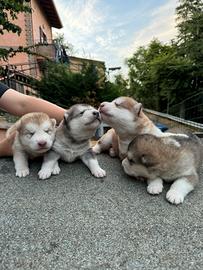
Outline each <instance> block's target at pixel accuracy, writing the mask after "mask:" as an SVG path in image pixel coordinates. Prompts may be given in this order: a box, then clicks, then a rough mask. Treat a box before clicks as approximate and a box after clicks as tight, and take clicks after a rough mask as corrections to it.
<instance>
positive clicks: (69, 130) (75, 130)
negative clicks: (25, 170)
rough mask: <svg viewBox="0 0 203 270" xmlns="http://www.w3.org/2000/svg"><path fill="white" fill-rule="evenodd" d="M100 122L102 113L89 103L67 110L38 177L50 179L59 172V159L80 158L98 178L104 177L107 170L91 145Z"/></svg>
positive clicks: (73, 159)
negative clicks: (99, 162) (101, 164)
mask: <svg viewBox="0 0 203 270" xmlns="http://www.w3.org/2000/svg"><path fill="white" fill-rule="evenodd" d="M100 122H101V118H100V113H99V112H98V111H97V110H96V109H95V108H93V107H92V106H90V105H86V104H76V105H73V106H72V107H71V108H70V109H69V110H67V111H66V112H65V114H64V119H63V120H62V122H61V123H60V125H59V126H58V128H57V130H56V136H55V142H54V144H53V147H52V150H51V151H49V152H48V153H47V154H46V155H45V162H44V163H43V166H42V168H41V170H40V171H39V178H40V179H47V178H49V177H50V176H51V174H59V173H60V168H59V165H58V160H59V159H60V158H61V159H62V160H64V161H66V162H73V161H75V160H76V159H81V160H82V161H83V163H84V164H85V165H86V166H87V167H88V168H89V169H90V171H91V173H92V174H93V175H94V176H95V177H104V176H105V175H106V172H105V171H104V170H103V169H102V168H101V167H100V166H99V164H98V161H97V158H96V156H95V154H94V153H93V151H92V150H91V147H90V139H91V138H92V136H93V135H94V134H95V131H96V129H97V128H98V126H99V125H100Z"/></svg>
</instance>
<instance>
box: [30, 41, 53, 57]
mask: <svg viewBox="0 0 203 270" xmlns="http://www.w3.org/2000/svg"><path fill="white" fill-rule="evenodd" d="M35 52H36V53H37V55H36V57H37V59H43V58H44V57H46V58H48V59H50V60H55V58H56V46H55V44H54V43H47V44H46V43H44V44H36V47H35Z"/></svg>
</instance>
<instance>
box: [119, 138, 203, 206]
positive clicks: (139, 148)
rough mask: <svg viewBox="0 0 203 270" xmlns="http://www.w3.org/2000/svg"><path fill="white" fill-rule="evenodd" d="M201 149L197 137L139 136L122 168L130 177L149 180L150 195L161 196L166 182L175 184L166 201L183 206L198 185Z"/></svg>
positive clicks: (131, 146)
mask: <svg viewBox="0 0 203 270" xmlns="http://www.w3.org/2000/svg"><path fill="white" fill-rule="evenodd" d="M202 148H203V145H202V143H201V141H200V139H199V138H198V137H196V136H195V135H190V136H187V137H183V136H176V134H174V135H171V136H170V137H157V136H154V135H151V134H144V135H138V136H136V137H135V138H134V140H133V141H132V142H131V143H130V145H129V149H128V152H127V157H126V158H125V159H124V160H123V161H122V165H123V168H124V171H125V172H126V173H127V174H128V175H131V176H134V177H136V178H142V179H146V180H147V183H148V186H147V191H148V192H149V193H150V194H159V193H161V192H162V189H163V180H164V181H166V182H173V184H172V185H171V188H170V189H169V191H168V192H167V194H166V198H167V200H168V201H169V202H170V203H172V204H180V203H182V202H183V201H184V198H185V196H186V195H187V194H188V193H189V192H190V191H192V190H193V189H194V187H195V186H196V185H197V183H198V181H199V176H198V173H199V169H200V165H201V162H202V155H203V154H202V153H203V149H202Z"/></svg>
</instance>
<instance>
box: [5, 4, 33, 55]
mask: <svg viewBox="0 0 203 270" xmlns="http://www.w3.org/2000/svg"><path fill="white" fill-rule="evenodd" d="M29 2H30V0H25V1H24V0H15V1H13V0H0V35H4V33H5V31H7V32H12V33H14V34H17V35H20V34H21V31H22V29H21V28H20V27H19V26H18V25H17V24H15V22H14V20H15V19H17V18H18V14H19V13H20V12H27V13H31V12H32V9H31V7H30V5H29ZM33 47H34V46H29V47H22V46H19V47H18V48H17V49H13V48H9V49H5V48H0V59H3V60H7V59H8V58H9V57H12V56H14V55H16V54H17V53H22V52H25V53H28V54H36V53H35V52H34V51H33V50H32V49H33Z"/></svg>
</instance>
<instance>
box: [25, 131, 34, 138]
mask: <svg viewBox="0 0 203 270" xmlns="http://www.w3.org/2000/svg"><path fill="white" fill-rule="evenodd" d="M34 134H35V133H34V132H28V133H27V134H26V135H28V136H29V137H32V136H33V135H34Z"/></svg>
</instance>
